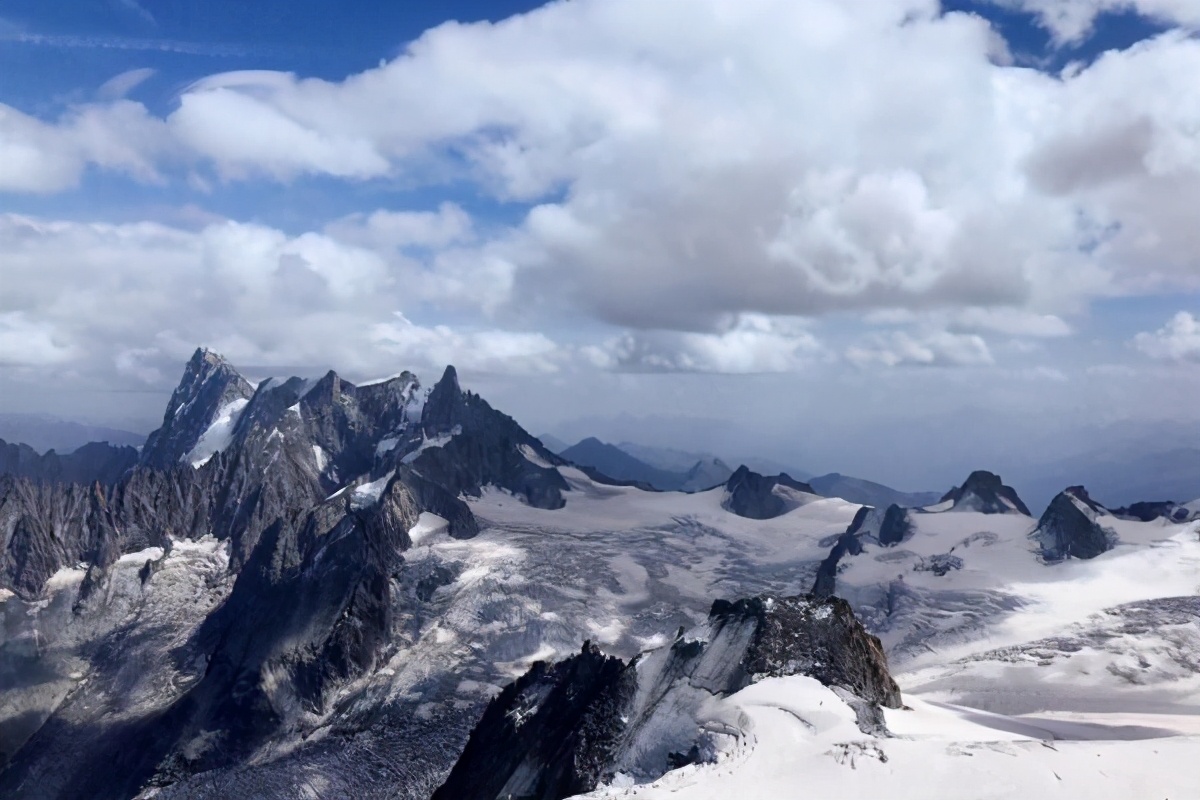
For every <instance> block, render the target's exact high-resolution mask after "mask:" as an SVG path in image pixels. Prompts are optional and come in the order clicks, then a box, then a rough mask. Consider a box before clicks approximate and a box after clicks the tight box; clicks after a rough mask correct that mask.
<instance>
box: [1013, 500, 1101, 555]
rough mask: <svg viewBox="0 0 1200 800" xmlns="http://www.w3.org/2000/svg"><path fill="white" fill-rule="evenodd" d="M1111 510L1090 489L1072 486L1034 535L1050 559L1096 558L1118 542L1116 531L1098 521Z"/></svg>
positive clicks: (1032, 534)
mask: <svg viewBox="0 0 1200 800" xmlns="http://www.w3.org/2000/svg"><path fill="white" fill-rule="evenodd" d="M1107 513H1108V512H1107V510H1106V509H1105V508H1104V506H1102V505H1100V504H1099V503H1097V502H1095V501H1094V500H1092V499H1091V497H1089V496H1088V493H1087V490H1086V489H1084V488H1083V487H1082V486H1071V487H1069V488H1068V489H1066V490H1065V491H1063V492H1060V493H1059V494H1058V496H1056V497H1055V498H1054V500H1052V501H1051V502H1050V505H1049V506H1048V507H1047V508H1046V511H1045V512H1044V513H1043V514H1042V517H1041V519H1039V520H1038V526H1037V528H1036V529H1034V531H1033V533H1031V534H1030V536H1031V537H1033V539H1034V540H1035V541H1036V542H1037V543H1038V545H1039V546H1040V548H1041V555H1042V558H1043V559H1044V560H1046V561H1061V560H1063V559H1064V558H1095V557H1096V556H1098V555H1100V554H1101V553H1104V552H1106V551H1108V550H1111V549H1112V548H1113V546H1114V545H1115V544H1116V534H1115V533H1113V532H1112V531H1111V530H1108V529H1105V528H1103V527H1101V525H1100V524H1099V522H1098V520H1099V519H1100V518H1101V517H1103V516H1106V515H1107Z"/></svg>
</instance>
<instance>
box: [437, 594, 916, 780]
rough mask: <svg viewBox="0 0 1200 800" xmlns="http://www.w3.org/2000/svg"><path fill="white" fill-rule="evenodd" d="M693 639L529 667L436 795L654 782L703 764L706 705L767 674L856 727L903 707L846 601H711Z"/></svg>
mask: <svg viewBox="0 0 1200 800" xmlns="http://www.w3.org/2000/svg"><path fill="white" fill-rule="evenodd" d="M695 633H696V635H695V636H694V637H693V636H684V635H683V634H682V632H681V633H680V635H679V636H677V637H676V640H675V642H674V643H673V644H671V645H670V646H668V647H663V648H660V649H658V650H652V651H649V652H647V653H643V654H642V655H641V656H639V657H638V658H636V659H634V661H633V662H631V663H630V664H628V665H626V664H624V663H623V662H620V661H618V660H616V659H611V658H606V657H604V656H602V655H601V654H600V653H599V652H598V651H596V650H595V649H594V648H591V647H589V646H587V645H585V646H584V650H583V652H582V653H581V654H579V655H577V656H574V657H572V658H570V659H568V660H566V661H564V662H561V663H559V664H557V665H554V666H547V665H545V664H542V663H539V664H535V665H534V667H533V668H532V669H531V670H530V671H529V673H527V674H526V675H525V676H524V677H522V678H520V679H518V680H517V682H516V683H514V684H511V685H510V686H509V687H507V688H506V689H505V690H504V691H503V692H501V694H500V695H499V696H498V697H497V698H496V699H495V700H493V701H492V703H491V704H490V705H489V706H488V709H487V711H486V712H485V713H484V715H483V717H482V718H481V720H480V721H479V723H478V725H477V726H476V728H475V730H474V731H473V732H472V734H471V738H470V740H469V741H468V743H467V746H466V748H465V749H464V751H463V754H462V756H461V757H460V758H459V760H458V762H457V763H456V764H455V766H454V768H453V770H452V771H451V773H450V776H449V778H447V780H446V783H445V784H444V785H443V786H442V787H441V789H439V790H438V791H437V792H436V793H435V794H434V797H435V798H439V799H440V798H451V797H452V798H455V800H495V799H497V798H507V797H529V798H539V800H557V798H562V797H567V796H569V795H571V794H577V793H581V792H587V791H590V790H592V789H594V788H596V786H597V785H599V784H600V783H601V782H603V781H605V780H609V779H611V778H612V776H613V775H614V774H615V773H616V772H618V771H620V772H623V773H626V774H630V775H634V776H636V777H638V778H639V779H652V778H654V777H657V776H659V775H661V774H663V773H664V772H666V771H667V770H670V769H674V768H677V767H679V766H682V765H685V764H688V763H694V762H696V761H706V760H710V759H712V758H713V757H714V755H715V746H716V741H715V738H714V736H716V735H717V734H713V733H712V732H711V731H709V730H706V729H705V726H704V725H703V721H704V720H703V719H702V716H703V714H704V713H705V712H704V709H705V708H706V707H707V704H708V702H709V701H710V700H711V699H712V697H714V696H717V697H724V696H728V695H730V694H733V693H735V692H737V691H740V690H741V689H744V688H746V687H747V686H749V685H750V684H751V683H754V682H755V681H757V680H761V679H763V678H768V677H783V676H788V675H807V676H809V677H812V678H815V679H816V680H818V681H820V682H821V683H823V684H825V685H826V686H829V687H831V688H834V689H835V690H836V691H837V692H839V695H840V696H841V697H843V699H845V700H846V702H848V703H849V704H850V705H851V706H852V707H855V709H856V711H857V712H858V716H859V724H860V725H862V726H864V727H865V728H871V729H878V727H879V726H880V725H881V714H880V713H879V708H880V706H886V707H890V708H898V707H899V706H900V704H901V698H900V690H899V688H898V687H897V686H896V683H895V681H893V680H892V678H891V676H890V675H889V674H888V670H887V660H886V658H885V656H884V653H883V647H882V645H881V644H880V642H879V640H878V639H876V638H875V637H873V636H871V635H870V634H868V633H867V632H866V630H865V629H863V627H862V625H861V624H859V622H858V620H857V619H855V617H854V613H853V612H852V611H851V609H850V606H849V604H848V603H846V602H845V601H844V600H840V599H838V598H829V599H823V600H822V599H818V598H814V597H812V596H805V597H782V598H776V597H755V598H749V599H742V600H738V601H736V602H728V601H723V600H718V601H716V602H715V603H713V607H712V611H711V612H710V614H709V619H708V622H707V624H706V625H704V626H702V627H701V629H700V630H698V631H696V632H695ZM720 735H726V734H720Z"/></svg>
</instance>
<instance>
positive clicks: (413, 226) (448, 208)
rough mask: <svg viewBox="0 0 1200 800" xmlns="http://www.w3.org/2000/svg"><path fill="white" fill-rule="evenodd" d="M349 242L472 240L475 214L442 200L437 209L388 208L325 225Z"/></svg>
mask: <svg viewBox="0 0 1200 800" xmlns="http://www.w3.org/2000/svg"><path fill="white" fill-rule="evenodd" d="M325 231H326V233H328V234H329V235H331V236H333V237H334V238H337V239H340V240H342V241H345V242H354V243H356V244H363V245H366V246H370V247H375V248H379V249H404V248H410V247H428V248H444V247H447V246H449V245H453V244H460V243H463V242H467V241H470V240H471V239H472V238H473V236H474V231H473V223H472V220H471V216H470V215H469V214H468V213H467V212H466V211H464V210H463V209H462V207H461V206H459V205H457V204H455V203H442V204H441V205H440V206H438V209H437V211H388V210H385V209H379V210H377V211H373V212H371V213H370V214H362V213H359V214H351V215H349V216H346V217H343V218H342V219H339V220H337V221H335V222H332V223H330V224H329V225H327V226H326V228H325Z"/></svg>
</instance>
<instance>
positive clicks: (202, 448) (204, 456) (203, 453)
mask: <svg viewBox="0 0 1200 800" xmlns="http://www.w3.org/2000/svg"><path fill="white" fill-rule="evenodd" d="M249 402H250V401H249V400H246V399H245V398H238V399H237V400H230V401H229V402H228V403H226V404H225V405H223V406H221V407H220V408H219V409H217V414H216V417H215V418H214V419H213V421H212V423H211V424H210V425H209V426H208V428H206V429H205V431H204V433H202V434H200V438H199V439H197V440H196V444H195V445H194V446H193V447H192V449H191V450H190V451H189V452H188V454H187V455H185V456H184V457H183V460H184V461H187V462H188V463H189V464H191V465H192V466H193V467H195V468H197V469H198V468H200V467H202V466H204V464H205V462H207V461H208V460H209V459H210V458H212V457H213V456H214V455H216V454H217V453H219V452H221V451H222V450H224V449H225V448H226V447H228V446H229V443H230V442H231V441H232V440H233V429H234V428H235V427H237V423H238V419H239V418H240V417H241V416H242V411H243V410H245V408H246V405H247V404H248V403H249Z"/></svg>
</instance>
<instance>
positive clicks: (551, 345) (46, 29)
mask: <svg viewBox="0 0 1200 800" xmlns="http://www.w3.org/2000/svg"><path fill="white" fill-rule="evenodd" d="M1197 29H1200V3H1197V2H1195V0H975V1H972V2H968V1H967V0H954V1H953V2H950V1H949V0H947V2H944V3H938V2H935V1H934V0H857V1H856V2H855V3H853V4H849V3H845V2H842V0H653V1H648V0H569V1H568V2H554V3H550V4H547V5H542V6H539V5H537V4H535V3H528V2H515V1H509V0H505V1H504V2H495V1H492V2H482V0H479V1H477V2H466V1H465V0H457V1H455V2H440V3H424V4H418V3H366V2H361V1H356V0H343V2H337V3H335V2H329V1H328V0H289V2H282V0H261V1H260V2H255V3H241V2H227V1H226V0H208V1H207V2H180V1H177V0H157V1H156V0H141V1H140V2H139V1H138V0H62V2H56V3H44V2H35V0H0V412H20V413H28V412H41V413H50V414H56V415H59V416H63V417H68V418H73V419H80V420H86V421H88V422H94V423H101V424H109V425H116V426H118V427H125V428H130V429H133V430H140V431H148V430H150V429H152V428H153V427H155V426H156V424H157V423H158V421H160V420H161V415H162V413H163V409H164V407H165V404H166V400H167V397H168V396H169V393H170V391H171V389H172V388H173V386H174V384H175V383H176V381H177V380H178V377H179V375H180V374H181V371H182V365H183V363H184V361H185V360H186V359H187V358H188V356H189V355H190V354H191V352H192V351H193V350H194V349H195V348H196V347H197V346H199V345H204V346H207V347H210V348H212V349H215V350H217V351H218V352H221V353H223V354H224V355H225V356H226V357H227V358H229V359H230V361H232V362H233V363H234V364H235V365H238V366H239V367H240V368H242V369H243V371H245V372H246V373H247V374H249V375H251V376H252V377H253V376H258V377H265V376H266V375H270V374H285V373H286V374H291V373H299V374H310V373H317V372H323V371H324V370H326V369H329V368H334V369H337V371H338V372H339V373H340V374H342V375H343V376H345V377H347V378H348V379H350V380H361V379H367V378H374V377H379V376H383V375H388V374H394V373H396V372H399V371H400V370H402V369H412V370H414V371H416V372H417V373H418V374H420V375H422V376H425V378H426V382H427V383H432V381H433V380H436V378H437V376H438V375H439V374H440V371H441V368H442V367H443V366H444V365H445V364H447V363H454V364H455V365H456V366H457V367H458V368H459V371H460V374H461V375H462V377H463V381H464V383H466V384H467V385H468V386H470V387H472V388H474V389H476V390H477V391H480V392H481V393H482V394H483V395H484V396H485V397H487V398H488V399H489V400H490V401H491V402H492V403H493V404H494V405H496V406H498V407H500V408H502V409H503V410H505V411H507V412H509V413H511V414H513V415H514V416H515V417H516V418H517V419H518V420H519V421H520V422H522V423H523V424H524V425H525V426H526V427H528V428H530V429H531V430H532V431H534V432H535V433H542V432H550V433H554V434H556V435H559V436H561V437H563V438H567V439H574V438H581V437H582V436H586V435H598V436H601V437H602V438H607V439H613V440H617V439H621V438H636V439H639V440H641V441H643V442H646V443H649V444H658V445H664V446H666V445H669V446H676V447H685V448H689V449H707V450H713V451H716V452H719V453H721V454H725V455H729V456H743V455H748V454H751V453H754V454H759V455H764V456H769V457H772V458H776V459H779V460H783V461H784V463H788V464H796V465H802V466H803V467H804V468H805V469H808V470H810V471H813V472H823V471H832V470H838V471H842V472H848V473H854V474H860V475H865V476H866V477H873V478H875V479H879V480H886V481H889V482H891V483H893V484H897V485H900V487H901V488H927V486H929V485H934V486H939V487H940V486H941V485H942V484H943V483H945V482H946V481H947V480H948V479H949V478H950V477H957V475H956V474H955V471H956V470H961V469H962V468H963V466H964V465H965V464H967V463H969V462H972V463H975V464H977V465H979V466H984V465H986V463H991V462H996V463H1011V464H1016V465H1017V467H1016V468H1020V465H1021V464H1022V463H1024V462H1029V463H1033V462H1038V463H1042V462H1048V461H1051V460H1053V459H1055V458H1058V457H1061V456H1062V455H1063V454H1064V453H1067V452H1069V451H1070V452H1075V451H1080V450H1081V448H1086V446H1088V444H1089V443H1092V442H1094V441H1095V440H1096V439H1097V438H1103V437H1105V436H1115V434H1114V433H1113V432H1114V431H1122V432H1124V433H1123V434H1122V435H1126V436H1128V435H1140V436H1143V437H1145V436H1162V437H1166V438H1167V439H1170V440H1172V441H1182V440H1185V439H1188V438H1189V437H1190V438H1191V439H1195V438H1200V404H1197V403H1196V402H1195V397H1197V396H1200V225H1197V224H1196V216H1195V212H1194V209H1195V208H1197V207H1200V85H1198V84H1197V83H1196V75H1198V74H1200V40H1198V39H1197V37H1196V31H1197ZM1130 431H1133V432H1135V433H1134V434H1130V433H1129V432H1130ZM1113 441H1116V438H1114V439H1113Z"/></svg>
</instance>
